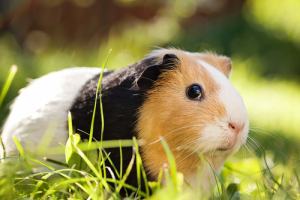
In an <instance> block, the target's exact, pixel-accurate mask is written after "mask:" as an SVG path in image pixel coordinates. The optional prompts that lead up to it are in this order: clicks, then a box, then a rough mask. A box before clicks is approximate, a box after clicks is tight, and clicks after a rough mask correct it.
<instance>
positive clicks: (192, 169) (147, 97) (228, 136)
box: [2, 49, 249, 191]
mask: <svg viewBox="0 0 300 200" xmlns="http://www.w3.org/2000/svg"><path fill="white" fill-rule="evenodd" d="M230 72H231V60H230V59H229V58H228V57H225V56H218V55H216V54H214V53H209V52H206V53H189V52H185V51H181V50H176V49H159V50H155V51H153V52H152V53H150V54H149V55H148V56H147V57H146V58H144V59H142V60H141V61H139V62H137V63H135V64H133V65H131V66H128V67H126V68H123V69H119V70H115V71H109V70H106V71H104V72H103V79H102V85H101V87H102V102H103V113H104V134H103V140H119V139H132V137H133V136H135V137H137V138H138V139H140V140H142V141H143V145H142V146H141V147H140V153H141V156H142V162H143V165H144V167H145V169H146V172H147V179H148V181H149V180H150V181H151V180H152V181H155V180H157V178H158V174H159V171H160V169H161V168H162V167H163V166H166V165H165V164H166V163H168V161H167V156H166V153H165V151H164V148H163V146H162V143H161V142H160V140H161V138H164V139H165V141H166V142H167V144H168V145H169V147H170V150H171V151H172V153H173V155H174V158H175V161H176V165H177V169H178V171H179V172H181V173H182V174H183V175H184V178H185V180H186V181H187V182H188V183H189V184H190V185H191V186H193V187H194V188H197V187H200V184H201V186H202V187H203V188H204V190H206V191H209V190H210V186H211V185H212V184H213V182H214V177H213V172H212V170H211V169H210V168H209V167H207V163H202V162H203V161H202V160H201V159H200V158H199V155H198V154H197V152H201V154H202V155H203V156H204V158H205V159H206V160H207V161H208V162H209V163H210V165H211V167H212V168H213V169H214V170H215V171H216V172H217V173H220V171H221V168H222V166H223V164H224V162H225V160H226V159H227V158H228V156H230V155H232V154H233V153H235V152H237V150H238V149H239V148H240V146H241V145H242V144H243V143H245V142H246V139H247V135H248V130H249V120H248V115H247V111H246V108H245V105H244V102H243V99H242V97H241V96H240V95H239V93H238V92H237V91H236V89H235V88H234V87H233V85H232V84H231V83H230V81H229V80H228V77H229V74H230ZM100 73H101V70H100V69H97V68H69V69H64V70H61V71H58V72H53V73H50V74H48V75H45V76H43V77H41V78H39V79H36V80H34V81H33V82H31V83H30V84H29V86H27V87H26V88H25V90H24V91H22V93H21V94H20V95H19V96H18V97H17V98H16V100H15V102H14V104H13V106H12V111H11V113H10V115H9V117H8V119H7V121H6V123H5V125H4V128H3V133H2V138H3V142H4V144H5V147H6V155H7V156H10V155H14V154H16V152H17V148H16V147H15V144H14V141H13V137H14V136H17V138H18V140H19V141H20V143H21V144H22V146H23V147H24V148H25V149H34V148H33V147H36V146H38V145H40V144H39V143H40V141H41V138H42V137H43V135H44V133H45V132H46V130H47V127H48V126H49V123H50V122H51V121H56V122H58V123H56V127H55V131H54V135H53V137H52V142H51V146H55V145H58V143H59V142H61V143H65V142H66V141H67V138H68V126H67V124H68V123H67V113H68V111H70V112H71V114H72V120H73V126H74V130H75V132H76V133H78V134H80V135H81V138H82V139H88V138H89V136H88V135H87V134H85V133H83V132H86V133H89V132H90V128H91V119H92V115H93V110H94V103H95V95H96V89H97V84H98V80H99V74H100ZM97 103H99V99H97ZM79 130H81V131H79ZM94 137H95V138H96V139H97V140H100V138H101V115H100V110H99V109H97V111H96V117H95V125H94ZM106 151H107V152H110V158H111V160H112V161H113V163H114V165H115V166H116V167H117V169H118V170H119V167H118V166H120V152H119V149H118V148H111V149H106ZM131 157H132V148H129V147H125V148H123V166H127V165H128V163H129V162H130V159H131ZM56 159H60V160H64V158H63V157H60V158H59V157H56ZM107 165H108V166H110V164H109V163H108V164H107ZM197 166H201V172H202V175H201V181H200V182H199V181H198V180H197V177H198V176H197ZM127 183H128V184H131V185H133V186H136V187H137V178H136V168H135V167H133V168H132V171H131V173H130V175H129V177H128V178H127Z"/></svg>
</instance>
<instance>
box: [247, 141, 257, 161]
mask: <svg viewBox="0 0 300 200" xmlns="http://www.w3.org/2000/svg"><path fill="white" fill-rule="evenodd" d="M244 146H245V147H246V149H247V150H248V152H249V153H250V155H251V156H252V158H255V157H256V156H255V154H254V153H253V151H251V148H250V147H248V146H247V143H246V144H244Z"/></svg>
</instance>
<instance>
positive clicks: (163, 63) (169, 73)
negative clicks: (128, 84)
mask: <svg viewBox="0 0 300 200" xmlns="http://www.w3.org/2000/svg"><path fill="white" fill-rule="evenodd" d="M149 57H152V58H155V59H156V60H157V61H156V64H155V65H153V66H149V68H147V69H146V70H145V71H144V73H142V75H141V77H140V78H139V79H138V81H137V85H138V87H139V88H141V90H142V91H143V92H144V94H145V100H144V103H143V104H142V106H141V107H140V108H139V112H138V121H137V124H136V131H137V135H138V138H140V139H143V140H144V142H145V143H144V145H142V147H141V151H142V157H143V161H144V165H145V166H146V169H147V170H148V171H149V173H150V174H151V175H152V176H153V177H157V175H158V173H159V170H160V169H161V168H162V167H163V166H164V165H165V164H166V163H167V157H166V153H165V151H164V149H163V146H162V144H161V142H160V140H161V138H164V139H165V140H166V142H167V143H168V145H169V147H170V149H171V151H172V153H173V155H174V157H175V160H176V164H177V169H178V171H179V172H182V173H183V174H184V176H185V178H186V179H187V180H188V181H189V182H190V184H192V185H195V184H194V183H193V182H195V180H194V179H195V178H191V177H197V176H196V174H197V166H199V165H200V166H203V165H204V164H205V163H201V162H202V161H201V159H200V157H199V154H198V153H200V154H202V155H203V156H204V157H205V158H206V160H207V161H208V162H210V165H211V166H212V167H213V168H214V170H215V171H217V172H220V170H221V168H222V166H223V163H224V161H225V160H226V159H227V158H228V156H229V155H231V154H233V153H235V152H236V151H237V150H238V149H239V148H240V146H241V145H242V144H243V143H245V142H246V139H247V135H248V129H249V121H248V115H247V111H246V108H245V105H244V102H243V99H242V97H241V96H240V95H239V93H238V92H237V91H236V89H235V88H234V87H233V86H232V84H231V83H230V81H229V80H228V76H229V74H230V71H231V61H230V59H229V58H227V57H224V56H217V55H215V54H213V53H201V54H200V53H188V52H184V51H180V50H175V49H170V50H158V51H154V52H153V53H152V54H150V56H149ZM144 77H145V78H144ZM149 80H151V81H149ZM202 179H205V177H204V178H202ZM201 182H202V186H204V185H205V182H206V181H205V180H201ZM204 187H205V186H204Z"/></svg>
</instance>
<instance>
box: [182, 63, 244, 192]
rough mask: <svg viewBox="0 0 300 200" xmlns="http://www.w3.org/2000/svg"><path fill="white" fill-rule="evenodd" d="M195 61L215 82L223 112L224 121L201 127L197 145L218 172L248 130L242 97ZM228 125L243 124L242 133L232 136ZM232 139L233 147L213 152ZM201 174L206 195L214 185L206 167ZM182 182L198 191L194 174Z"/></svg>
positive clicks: (217, 73)
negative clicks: (218, 87) (232, 123)
mask: <svg viewBox="0 0 300 200" xmlns="http://www.w3.org/2000/svg"><path fill="white" fill-rule="evenodd" d="M198 62H199V64H200V65H201V66H203V67H204V68H205V69H206V70H207V71H208V72H209V73H210V75H211V77H212V78H213V79H214V80H215V82H216V83H217V84H218V85H220V87H221V88H220V91H219V98H220V100H221V101H222V102H223V104H224V105H225V109H226V116H225V117H224V118H221V119H218V118H217V117H215V119H214V122H212V123H209V124H206V125H205V127H204V128H203V129H202V131H201V137H199V142H198V146H199V150H201V152H202V153H203V154H204V155H205V158H206V159H207V161H208V162H209V163H211V165H212V167H213V168H214V170H215V171H216V172H217V173H220V171H221V169H222V167H223V164H224V162H225V161H226V159H227V158H228V156H229V155H231V154H233V153H235V152H236V151H237V150H238V149H239V148H240V146H241V144H243V143H245V141H246V139H247V136H248V130H249V128H248V127H249V120H248V114H247V111H246V107H245V105H244V101H243V99H242V97H241V96H240V94H239V93H238V92H237V91H236V89H235V88H234V87H233V85H232V84H231V83H230V81H229V80H228V79H227V77H226V76H225V75H224V74H223V73H221V72H220V71H219V70H218V69H216V68H215V67H213V66H211V65H210V64H208V63H206V62H204V61H202V60H198ZM229 122H234V123H238V124H245V126H244V129H243V131H242V132H241V133H239V134H238V135H237V136H235V135H234V133H232V132H231V131H230V130H229V127H228V123H229ZM234 137H237V143H236V144H235V146H234V147H233V148H231V149H229V150H227V151H218V150H217V148H220V147H222V146H224V144H225V145H226V144H227V143H229V140H230V139H232V138H234ZM227 140H228V141H227ZM208 144H209V145H208ZM201 172H202V173H201V185H202V187H203V189H204V190H205V191H207V192H209V191H210V189H211V188H212V186H213V185H215V180H214V175H213V172H212V170H211V169H210V166H208V165H207V164H204V165H202V166H201ZM185 179H186V180H187V181H188V182H189V183H190V185H192V186H193V188H194V189H196V188H199V182H198V176H197V174H193V175H190V176H187V177H185Z"/></svg>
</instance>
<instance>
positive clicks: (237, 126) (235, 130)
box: [228, 122, 245, 134]
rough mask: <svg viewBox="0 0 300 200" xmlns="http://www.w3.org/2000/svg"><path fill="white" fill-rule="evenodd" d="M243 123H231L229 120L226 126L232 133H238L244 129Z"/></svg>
mask: <svg viewBox="0 0 300 200" xmlns="http://www.w3.org/2000/svg"><path fill="white" fill-rule="evenodd" d="M244 126H245V124H238V123H233V122H229V123H228V127H229V129H230V130H231V132H233V133H236V134H237V133H239V132H241V131H242V130H243V129H244Z"/></svg>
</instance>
